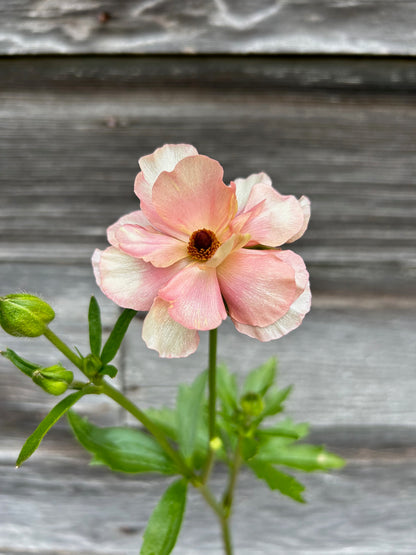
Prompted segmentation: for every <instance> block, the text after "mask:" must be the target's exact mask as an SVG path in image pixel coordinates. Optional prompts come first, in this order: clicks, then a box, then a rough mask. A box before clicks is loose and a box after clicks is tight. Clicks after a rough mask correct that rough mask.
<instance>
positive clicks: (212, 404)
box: [208, 329, 218, 440]
mask: <svg viewBox="0 0 416 555" xmlns="http://www.w3.org/2000/svg"><path fill="white" fill-rule="evenodd" d="M217 336H218V330H217V329H215V330H210V332H209V359H208V392H209V399H208V414H209V439H210V440H211V439H214V437H215V436H216V412H217V391H216V387H217Z"/></svg>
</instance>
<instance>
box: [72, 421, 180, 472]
mask: <svg viewBox="0 0 416 555" xmlns="http://www.w3.org/2000/svg"><path fill="white" fill-rule="evenodd" d="M68 420H69V423H70V425H71V428H72V430H73V432H74V434H75V437H76V438H77V439H78V441H79V442H80V443H81V445H82V446H83V447H85V449H86V450H87V451H89V452H90V453H92V454H93V459H92V464H104V465H106V466H108V467H109V468H111V470H114V471H116V472H127V473H140V472H159V473H161V474H176V472H177V468H176V466H175V464H174V463H173V462H172V460H171V459H170V458H169V457H168V455H166V454H165V452H164V451H163V449H162V448H161V447H160V445H159V444H158V443H157V442H156V441H155V440H154V439H153V438H152V437H151V436H149V435H147V434H145V433H143V432H141V431H140V430H137V429H133V428H122V427H111V428H100V427H98V426H94V424H91V423H90V422H88V420H87V419H85V418H81V417H80V416H79V415H77V414H76V413H75V412H73V411H71V412H69V413H68Z"/></svg>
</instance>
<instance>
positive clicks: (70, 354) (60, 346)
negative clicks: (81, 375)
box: [44, 328, 84, 372]
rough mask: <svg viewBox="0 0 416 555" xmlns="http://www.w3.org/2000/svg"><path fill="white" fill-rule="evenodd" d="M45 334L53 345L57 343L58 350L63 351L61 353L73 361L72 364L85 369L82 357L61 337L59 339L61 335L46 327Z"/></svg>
mask: <svg viewBox="0 0 416 555" xmlns="http://www.w3.org/2000/svg"><path fill="white" fill-rule="evenodd" d="M44 336H45V337H46V339H48V340H49V341H50V342H51V343H52V344H53V345H55V347H56V348H57V349H58V351H61V353H62V354H64V355H65V356H66V358H67V359H69V360H70V361H71V362H72V364H74V365H75V366H76V367H77V368H79V369H80V370H81V371H82V372H83V371H84V368H83V365H82V359H81V358H80V357H79V356H78V355H76V354H75V353H74V352H73V351H71V349H70V348H69V347H68V345H66V344H65V343H64V342H63V341H62V340H61V339H59V337H58V336H57V335H55V334H54V333H53V331H52V330H50V329H49V328H46V331H45V333H44Z"/></svg>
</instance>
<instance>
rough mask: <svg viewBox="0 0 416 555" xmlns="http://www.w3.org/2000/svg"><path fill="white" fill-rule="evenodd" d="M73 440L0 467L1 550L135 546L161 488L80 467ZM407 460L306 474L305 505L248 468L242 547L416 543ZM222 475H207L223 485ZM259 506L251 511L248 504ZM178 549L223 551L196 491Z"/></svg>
mask: <svg viewBox="0 0 416 555" xmlns="http://www.w3.org/2000/svg"><path fill="white" fill-rule="evenodd" d="M78 456H79V453H78V448H77V447H74V449H73V452H72V453H71V454H69V453H68V457H67V458H66V459H65V458H61V459H60V460H59V459H57V460H49V461H47V460H40V461H39V462H37V463H31V464H30V465H27V466H26V467H25V468H22V469H21V470H19V471H16V470H15V469H14V468H11V467H9V466H4V465H2V466H1V473H0V481H1V485H0V514H1V519H0V551H1V553H2V554H4V555H9V554H10V555H12V554H15V553H21V554H28V553H39V554H41V555H61V554H64V553H65V554H67V555H70V554H75V553H76V554H77V555H93V554H98V553H100V554H102V553H106V554H108V555H110V554H111V555H118V554H123V555H130V554H131V555H133V554H136V553H137V552H138V547H139V544H140V538H141V535H142V533H143V530H144V528H145V525H146V521H147V518H148V515H149V514H150V511H151V510H152V508H153V507H154V505H155V503H156V502H157V499H158V498H159V497H160V495H161V494H162V492H163V490H164V488H165V487H166V482H165V481H164V482H161V481H160V480H159V479H157V478H153V477H140V478H135V477H127V476H117V475H114V474H110V473H109V472H107V471H106V470H104V469H98V468H97V467H90V468H88V467H86V466H83V464H82V463H85V461H84V460H83V459H85V457H84V456H83V455H82V453H81V454H80V458H81V463H79V462H78ZM415 468H416V467H415V464H414V460H413V459H409V460H406V459H404V460H403V459H400V458H397V457H396V458H395V459H393V460H391V461H386V460H384V461H383V460H377V459H374V460H371V461H362V460H361V461H359V460H357V461H356V462H353V463H351V464H350V465H348V466H347V467H346V468H345V469H344V470H343V471H342V472H337V473H334V474H328V475H309V476H303V477H302V478H303V482H304V483H305V484H306V485H307V499H308V501H309V503H308V504H306V505H298V504H295V503H294V502H293V501H290V500H288V499H285V498H283V497H282V496H279V495H278V494H272V493H271V492H269V491H267V490H266V489H265V488H264V486H263V485H261V484H259V483H258V482H257V481H256V480H255V479H254V478H253V477H252V476H251V475H249V474H248V473H247V472H245V471H244V472H243V473H242V475H241V479H240V480H239V487H238V491H237V499H236V512H235V515H234V517H233V533H234V541H235V549H236V552H237V553H238V554H242V555H252V554H253V553H261V554H262V555H275V554H276V553H280V552H281V553H289V554H293V555H295V554H296V555H298V554H300V553H302V554H304V555H313V554H317V553H319V554H326V555H338V554H339V553H349V554H351V555H352V554H354V555H381V554H386V553H394V554H395V555H401V554H405V553H407V554H409V553H414V552H415V551H416V534H415V528H414V499H415V495H416V488H415V484H416V474H415V472H416V470H415ZM223 480H224V474H223V472H222V471H219V472H218V473H216V474H215V476H214V479H213V484H214V489H216V490H217V491H221V487H222V486H221V484H222V483H223ZM254 508H255V510H254ZM174 553H177V554H179V553H180V554H181V555H197V554H200V553H210V554H218V555H220V554H221V553H222V549H221V543H220V538H219V532H218V525H217V522H216V521H215V519H214V517H213V516H212V515H211V514H210V512H209V510H208V509H207V508H206V507H205V506H204V504H203V501H202V500H201V499H199V497H198V496H197V494H196V492H194V491H193V490H192V491H191V493H190V497H189V501H188V506H187V511H186V516H185V522H184V527H183V530H182V533H181V535H180V536H179V540H178V544H177V547H176V548H175V550H174Z"/></svg>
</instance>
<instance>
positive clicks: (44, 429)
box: [16, 390, 88, 467]
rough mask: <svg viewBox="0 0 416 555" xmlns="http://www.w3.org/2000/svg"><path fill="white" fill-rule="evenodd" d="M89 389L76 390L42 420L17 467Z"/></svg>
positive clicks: (28, 441)
mask: <svg viewBox="0 0 416 555" xmlns="http://www.w3.org/2000/svg"><path fill="white" fill-rule="evenodd" d="M87 393H88V391H86V390H83V391H76V392H75V393H71V394H70V395H68V397H65V399H62V401H59V403H58V404H57V405H55V406H54V407H53V409H52V410H51V411H50V413H49V414H48V415H47V416H46V417H45V418H44V419H43V420H42V422H41V423H40V424H39V426H38V427H37V428H36V430H35V431H34V432H33V433H32V434H31V435H30V436H29V437H28V438H27V440H26V441H25V443H24V445H23V447H22V449H21V451H20V453H19V456H18V457H17V461H16V467H19V466H21V465H22V464H23V463H24V462H25V461H26V460H27V459H28V458H29V457H30V456H31V455H32V454H33V453H34V452H35V451H36V449H37V448H38V447H39V445H40V442H41V441H42V439H43V438H44V437H45V435H46V434H47V433H48V432H49V430H50V429H51V428H52V426H53V425H54V424H56V422H57V421H58V420H59V419H60V418H61V416H63V415H64V414H65V413H66V412H67V410H68V409H70V408H71V407H72V406H73V405H75V403H76V402H77V401H79V399H81V397H83V396H84V395H86V394H87Z"/></svg>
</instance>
